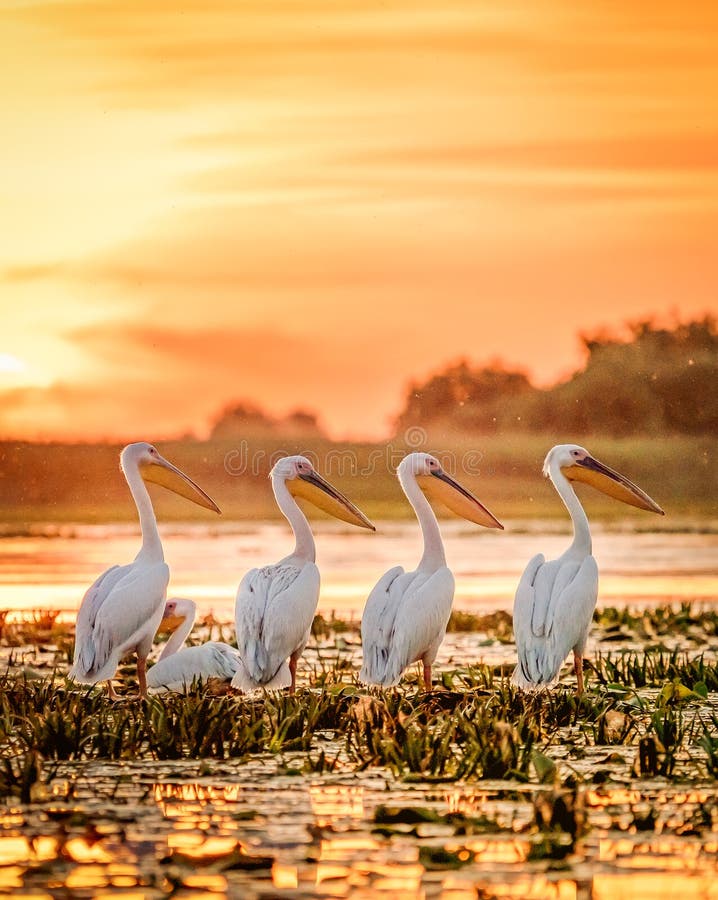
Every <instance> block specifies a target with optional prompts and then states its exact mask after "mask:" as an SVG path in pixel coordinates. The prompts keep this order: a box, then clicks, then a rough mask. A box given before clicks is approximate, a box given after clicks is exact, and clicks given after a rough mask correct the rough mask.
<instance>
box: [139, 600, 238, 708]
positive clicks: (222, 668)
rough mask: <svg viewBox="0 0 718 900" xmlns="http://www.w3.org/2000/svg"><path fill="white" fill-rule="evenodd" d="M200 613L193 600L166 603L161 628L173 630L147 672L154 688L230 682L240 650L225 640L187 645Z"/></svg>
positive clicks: (168, 689)
mask: <svg viewBox="0 0 718 900" xmlns="http://www.w3.org/2000/svg"><path fill="white" fill-rule="evenodd" d="M196 615H197V605H196V604H195V602H194V601H193V600H184V599H182V598H178V597H173V598H172V599H170V600H168V601H167V603H165V609H164V613H163V616H162V621H161V622H160V626H159V628H158V631H170V632H172V633H171V635H170V637H169V639H168V641H167V643H166V644H165V646H164V648H163V650H162V653H161V654H160V658H159V659H158V660H157V662H156V663H155V665H154V666H152V668H151V669H150V670H149V671H148V673H147V686H148V688H149V689H150V690H151V691H183V690H186V689H187V688H189V687H191V686H192V684H193V682H195V681H197V680H199V679H200V678H201V679H202V680H203V681H206V680H207V679H208V678H218V679H220V680H221V681H229V680H230V679H231V678H232V677H233V676H234V674H235V672H236V671H237V668H238V666H239V653H238V652H237V651H236V650H235V649H234V647H230V645H229V644H225V643H223V642H222V641H206V642H205V643H204V644H200V645H199V646H197V647H184V649H180V648H182V645H183V644H184V642H185V641H186V640H187V636H188V635H189V633H190V631H192V626H193V625H194V620H195V617H196Z"/></svg>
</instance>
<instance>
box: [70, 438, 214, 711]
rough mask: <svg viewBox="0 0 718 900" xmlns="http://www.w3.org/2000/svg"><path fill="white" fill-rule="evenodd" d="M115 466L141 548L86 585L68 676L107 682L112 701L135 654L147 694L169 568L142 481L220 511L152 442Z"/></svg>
mask: <svg viewBox="0 0 718 900" xmlns="http://www.w3.org/2000/svg"><path fill="white" fill-rule="evenodd" d="M120 468H121V469H122V472H123V474H124V476H125V479H126V480H127V484H128V486H129V488H130V493H131V494H132V499H133V500H134V501H135V505H136V506H137V512H138V514H139V517H140V527H141V529H142V547H141V548H140V552H139V553H138V554H137V556H136V557H135V559H134V562H131V563H129V565H126V566H112V568H110V569H108V570H107V571H106V572H105V573H104V574H102V575H100V577H99V578H98V579H97V581H95V583H94V584H93V585H91V586H90V588H89V589H88V591H87V593H86V594H85V596H84V597H83V599H82V603H81V605H80V610H79V612H78V614H77V624H76V628H75V656H74V660H73V665H72V669H71V670H70V678H72V679H74V680H75V681H78V682H80V683H81V684H97V683H98V682H99V681H107V683H108V686H109V692H110V697H112V698H113V699H115V698H116V696H117V695H116V694H115V692H114V690H113V687H112V677H113V675H114V674H115V672H116V671H117V667H118V665H119V663H120V660H121V659H122V658H123V657H124V656H126V655H127V654H128V653H132V652H133V651H134V652H135V653H136V654H137V680H138V681H139V685H140V696H141V697H144V696H146V694H147V681H146V677H145V673H146V667H147V656H148V654H149V652H150V648H151V647H152V641H153V639H154V636H155V632H156V631H157V627H158V626H159V624H160V620H161V619H162V615H163V612H164V608H165V597H166V594H167V583H168V581H169V574H170V573H169V568H168V567H167V564H166V563H165V560H164V554H163V552H162V542H161V541H160V536H159V533H158V531H157V519H156V518H155V514H154V510H153V509H152V501H151V500H150V495H149V493H148V491H147V487H146V486H145V483H146V482H148V481H150V482H154V483H155V484H161V485H162V486H163V487H165V488H168V489H169V490H171V491H173V492H174V493H175V494H179V495H180V496H182V497H185V498H186V499H187V500H191V501H192V502H193V503H197V504H198V505H199V506H203V507H205V509H211V510H213V511H214V512H216V513H218V512H219V511H220V510H219V507H218V506H217V504H216V503H215V502H214V500H212V499H211V498H210V497H209V496H208V495H207V494H205V492H204V491H203V490H202V489H201V488H200V487H198V485H196V484H195V483H194V481H192V480H191V479H190V478H188V477H187V476H186V475H185V474H184V473H183V472H181V471H180V470H179V469H178V468H177V467H176V466H173V465H172V463H171V462H168V461H167V460H166V459H164V457H162V456H160V454H159V452H158V451H157V450H156V449H155V447H153V446H152V445H151V444H146V443H144V442H142V443H137V444H129V445H128V446H127V447H125V449H124V450H123V451H122V453H121V454H120Z"/></svg>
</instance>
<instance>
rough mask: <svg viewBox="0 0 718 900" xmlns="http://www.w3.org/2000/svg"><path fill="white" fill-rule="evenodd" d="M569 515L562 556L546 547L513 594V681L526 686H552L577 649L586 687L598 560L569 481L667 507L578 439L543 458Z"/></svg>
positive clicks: (576, 659)
mask: <svg viewBox="0 0 718 900" xmlns="http://www.w3.org/2000/svg"><path fill="white" fill-rule="evenodd" d="M544 475H546V476H547V477H549V478H550V479H551V481H552V482H553V485H554V487H555V488H556V490H557V491H558V493H559V496H560V497H561V499H562V500H563V502H564V504H565V506H566V508H567V509H568V511H569V515H570V516H571V521H572V523H573V529H574V538H573V541H572V543H571V545H570V547H569V548H568V549H567V550H566V552H565V553H563V554H562V555H561V556H560V557H559V558H558V559H554V560H551V561H550V562H546V560H545V557H544V556H543V554H542V553H539V554H537V555H536V556H534V557H533V559H531V560H530V562H529V564H528V565H527V566H526V569H525V571H524V573H523V575H522V576H521V580H520V582H519V585H518V588H517V589H516V596H515V598H514V636H515V639H516V650H517V654H518V664H517V666H516V669H515V670H514V673H513V676H512V681H513V683H514V684H515V685H517V686H518V687H520V688H523V689H524V690H537V689H541V688H548V687H551V686H552V685H553V684H555V683H556V682H557V681H558V678H559V673H560V671H561V666H562V665H563V663H564V660H565V659H566V657H567V656H568V654H569V653H570V652H571V651H573V654H574V665H575V670H576V678H577V690H578V693H581V692H582V691H583V654H584V651H585V649H586V642H587V640H588V635H589V632H590V630H591V621H592V619H593V611H594V609H595V608H596V601H597V598H598V566H597V564H596V560H595V559H594V558H593V556H592V555H591V531H590V528H589V524H588V518H587V517H586V513H585V512H584V509H583V507H582V506H581V503H580V502H579V499H578V497H577V496H576V493H575V491H574V489H573V487H572V486H571V482H572V481H583V482H586V483H588V484H591V485H593V487H596V488H598V490H601V491H603V492H604V493H607V494H609V495H610V496H613V497H615V498H616V499H618V500H622V501H623V502H624V503H628V504H630V505H632V506H637V507H639V508H640V509H647V510H650V511H651V512H657V513H659V514H661V515H663V510H662V509H661V508H660V507H659V506H658V505H657V504H656V503H655V502H654V501H653V500H651V498H650V497H649V496H648V495H647V494H645V493H644V492H643V491H642V490H641V489H640V488H638V487H636V485H635V484H633V483H632V482H630V481H629V480H628V479H627V478H625V477H624V476H623V475H620V474H619V473H618V472H615V471H614V470H613V469H609V468H608V466H605V465H604V464H603V463H600V462H598V460H596V459H594V458H593V457H592V456H591V455H590V454H589V453H588V451H587V450H585V449H584V448H583V447H579V446H578V445H576V444H560V445H558V446H556V447H554V448H553V449H552V450H550V451H549V454H548V456H547V457H546V460H545V462H544Z"/></svg>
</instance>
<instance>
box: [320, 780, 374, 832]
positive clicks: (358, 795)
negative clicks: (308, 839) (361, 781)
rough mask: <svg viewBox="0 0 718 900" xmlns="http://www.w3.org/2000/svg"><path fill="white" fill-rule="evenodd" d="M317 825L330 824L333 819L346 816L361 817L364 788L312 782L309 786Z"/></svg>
mask: <svg viewBox="0 0 718 900" xmlns="http://www.w3.org/2000/svg"><path fill="white" fill-rule="evenodd" d="M309 799H310V801H311V804H312V812H313V813H314V815H315V817H316V820H317V825H319V826H321V827H323V826H325V825H330V824H331V823H332V821H333V820H334V819H338V818H342V817H345V816H346V817H347V818H350V819H361V818H363V816H364V789H363V788H362V787H353V786H352V787H346V786H344V785H323V784H313V785H311V786H310V788H309Z"/></svg>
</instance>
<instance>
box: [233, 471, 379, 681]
mask: <svg viewBox="0 0 718 900" xmlns="http://www.w3.org/2000/svg"><path fill="white" fill-rule="evenodd" d="M270 478H271V480H272V489H273V491H274V496H275V498H276V501H277V505H278V506H279V509H280V510H281V511H282V513H283V514H284V516H285V518H286V519H287V521H288V522H289V524H290V525H291V527H292V530H293V532H294V538H295V547H294V550H293V551H292V553H290V554H289V556H285V557H284V559H281V560H280V561H279V562H278V563H276V564H275V565H273V566H265V567H264V568H262V569H252V570H251V571H249V572H247V574H246V575H245V576H244V578H243V579H242V582H241V584H240V585H239V590H238V591H237V601H236V604H235V628H236V632H237V647H238V649H239V656H240V664H239V668H238V669H237V672H236V674H235V676H234V678H233V679H232V687H234V688H237V689H239V690H242V691H245V692H250V691H256V690H260V689H267V690H278V689H279V688H283V687H289V688H290V690H291V691H294V687H295V682H296V670H297V660H298V659H299V657H300V655H301V653H302V651H303V650H304V647H305V646H306V643H307V641H308V640H309V634H310V631H311V627H312V621H313V619H314V613H315V611H316V608H317V603H318V601H319V569H318V568H317V566H316V564H315V562H314V558H315V549H314V537H313V535H312V530H311V528H310V527H309V523H308V522H307V519H306V517H305V516H304V513H303V512H302V511H301V509H300V508H299V506H298V504H297V502H296V500H295V499H294V498H295V497H300V498H304V499H305V500H308V501H309V502H310V503H312V504H313V505H314V506H316V507H318V508H319V509H322V510H324V511H325V512H328V513H330V514H331V515H332V516H334V517H335V518H337V519H341V520H342V521H344V522H349V523H350V524H352V525H358V526H360V527H361V528H369V529H371V531H375V530H376V529H375V528H374V526H373V525H372V523H371V522H370V521H369V520H368V519H367V517H366V516H365V515H364V513H362V512H361V511H360V510H359V509H357V507H356V506H354V504H353V503H351V502H350V501H349V500H347V498H346V497H344V496H343V495H342V494H340V493H339V491H337V490H336V489H335V488H334V487H332V486H331V485H330V484H329V482H327V481H325V480H324V478H322V476H321V475H319V473H318V472H316V471H315V469H314V467H313V466H312V464H311V462H310V461H309V460H308V459H307V458H306V457H304V456H287V457H285V458H284V459H280V460H279V462H278V463H277V464H276V465H275V466H274V468H273V469H272V471H271V473H270Z"/></svg>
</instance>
